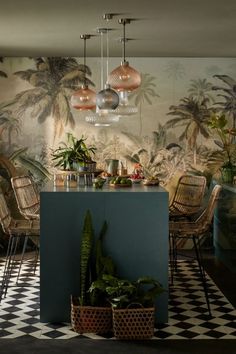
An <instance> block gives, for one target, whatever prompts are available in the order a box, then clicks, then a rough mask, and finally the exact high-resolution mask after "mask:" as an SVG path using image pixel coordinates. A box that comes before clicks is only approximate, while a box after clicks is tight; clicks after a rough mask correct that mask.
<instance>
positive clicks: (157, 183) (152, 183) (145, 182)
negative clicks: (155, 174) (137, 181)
mask: <svg viewBox="0 0 236 354" xmlns="http://www.w3.org/2000/svg"><path fill="white" fill-rule="evenodd" d="M159 183H160V181H158V180H150V181H148V180H144V181H143V185H144V186H158V185H159Z"/></svg>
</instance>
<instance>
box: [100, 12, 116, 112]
mask: <svg viewBox="0 0 236 354" xmlns="http://www.w3.org/2000/svg"><path fill="white" fill-rule="evenodd" d="M103 18H105V19H107V20H110V19H111V18H112V15H111V14H109V17H107V16H106V14H105V15H104V17H103ZM109 31H111V29H109V28H98V33H100V37H101V91H99V92H98V94H97V97H96V104H97V107H98V108H99V109H115V108H116V107H117V106H118V104H119V95H118V93H117V92H116V91H115V90H113V89H112V88H111V86H110V85H109V84H108V83H106V84H105V86H103V82H104V81H103V76H104V70H103V59H104V57H103V47H104V45H103V37H104V34H106V67H107V73H106V74H107V77H106V81H107V79H108V62H109Z"/></svg>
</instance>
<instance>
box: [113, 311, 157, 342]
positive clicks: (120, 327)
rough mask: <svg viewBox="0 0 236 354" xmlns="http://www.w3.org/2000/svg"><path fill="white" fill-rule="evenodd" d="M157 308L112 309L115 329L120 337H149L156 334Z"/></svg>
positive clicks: (115, 332)
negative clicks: (155, 314)
mask: <svg viewBox="0 0 236 354" xmlns="http://www.w3.org/2000/svg"><path fill="white" fill-rule="evenodd" d="M154 313H155V308H154V307H150V308H127V309H120V310H115V309H112V317H113V331H114V335H115V337H116V338H118V339H148V338H151V337H153V335H154Z"/></svg>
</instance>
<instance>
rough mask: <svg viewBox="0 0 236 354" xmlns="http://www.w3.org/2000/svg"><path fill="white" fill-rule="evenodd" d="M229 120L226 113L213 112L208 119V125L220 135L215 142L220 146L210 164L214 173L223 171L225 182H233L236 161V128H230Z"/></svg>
mask: <svg viewBox="0 0 236 354" xmlns="http://www.w3.org/2000/svg"><path fill="white" fill-rule="evenodd" d="M228 121H229V119H227V117H226V116H225V115H224V114H219V115H217V114H213V115H212V116H211V119H210V120H209V121H208V126H209V127H210V128H211V129H212V130H213V131H214V133H215V134H216V135H217V137H218V139H216V140H214V142H215V144H216V145H217V146H218V147H219V148H220V150H217V151H214V152H213V153H212V154H211V156H210V158H209V159H208V165H210V167H211V168H212V169H213V172H214V173H215V172H217V171H218V170H220V171H221V176H222V181H223V182H226V183H232V181H233V177H234V174H235V163H236V144H235V136H236V129H235V128H229V127H228Z"/></svg>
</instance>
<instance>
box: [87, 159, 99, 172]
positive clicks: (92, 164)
mask: <svg viewBox="0 0 236 354" xmlns="http://www.w3.org/2000/svg"><path fill="white" fill-rule="evenodd" d="M96 166H97V163H96V162H95V161H91V162H86V167H87V171H88V172H95V171H96Z"/></svg>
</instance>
